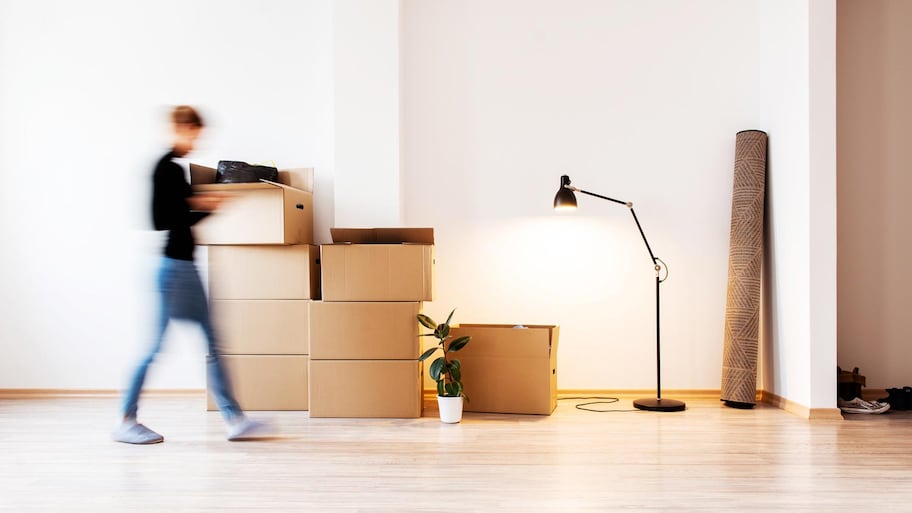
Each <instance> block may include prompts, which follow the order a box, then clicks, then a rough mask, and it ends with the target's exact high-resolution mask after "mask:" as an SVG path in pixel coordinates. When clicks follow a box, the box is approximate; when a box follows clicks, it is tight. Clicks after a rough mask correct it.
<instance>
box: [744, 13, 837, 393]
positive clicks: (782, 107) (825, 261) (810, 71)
mask: <svg viewBox="0 0 912 513" xmlns="http://www.w3.org/2000/svg"><path fill="white" fill-rule="evenodd" d="M794 10H795V13H794V14H795V15H794V16H793V17H792V18H791V21H790V23H791V24H792V25H793V26H794V30H788V31H785V32H784V34H788V35H789V36H790V37H785V36H783V38H782V40H781V41H780V43H781V44H784V45H786V46H788V47H790V48H791V49H792V52H793V53H794V54H795V55H796V56H797V58H796V59H792V60H791V61H789V62H788V65H787V66H784V67H783V68H782V69H781V70H780V71H781V76H783V77H787V80H785V81H783V84H788V85H787V86H786V87H781V86H780V87H779V88H778V90H777V91H775V92H774V93H773V94H777V95H778V96H779V98H780V101H779V102H778V103H777V104H776V105H775V106H774V112H775V114H774V118H775V122H774V125H773V130H772V132H771V136H770V166H769V176H768V193H767V209H768V212H767V221H768V226H767V239H766V242H767V248H766V264H765V270H766V271H767V274H766V275H765V291H764V294H765V297H764V301H765V305H764V306H765V307H766V308H765V312H764V351H763V352H764V355H765V356H764V361H763V363H762V368H763V371H762V372H763V388H764V389H765V390H768V391H770V392H773V393H774V394H776V395H779V396H781V397H784V398H786V399H789V400H791V401H793V402H795V403H797V404H801V405H804V406H806V407H809V408H832V407H834V406H835V403H836V387H835V379H834V373H835V367H836V344H835V340H836V287H835V277H836V146H835V144H836V128H835V115H836V96H835V95H836V90H835V84H836V67H835V66H836V33H835V28H836V17H835V2H834V1H833V0H811V1H809V2H807V3H795V4H794ZM773 134H779V136H778V137H775V136H774V135H773ZM783 135H786V137H783Z"/></svg>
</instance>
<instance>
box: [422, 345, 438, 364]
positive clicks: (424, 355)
mask: <svg viewBox="0 0 912 513" xmlns="http://www.w3.org/2000/svg"><path fill="white" fill-rule="evenodd" d="M438 349H440V348H439V347H432V348H430V349H428V350H427V351H425V352H424V353H422V354H421V356H419V357H418V361H419V362H423V361H425V360H427V359H428V358H430V357H431V355H432V354H434V353H436V352H437V350H438Z"/></svg>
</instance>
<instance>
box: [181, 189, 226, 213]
mask: <svg viewBox="0 0 912 513" xmlns="http://www.w3.org/2000/svg"><path fill="white" fill-rule="evenodd" d="M226 200H228V195H227V194H224V193H219V192H203V193H199V194H194V195H193V196H190V197H189V198H187V202H188V203H189V204H190V209H191V210H203V211H206V212H212V211H213V210H218V208H219V207H220V206H221V205H222V203H224V202H225V201H226Z"/></svg>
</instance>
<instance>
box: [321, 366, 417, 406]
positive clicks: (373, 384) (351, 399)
mask: <svg viewBox="0 0 912 513" xmlns="http://www.w3.org/2000/svg"><path fill="white" fill-rule="evenodd" d="M421 367H422V366H421V362H419V361H417V360H311V362H310V417H311V418H318V417H370V418H378V417H382V418H416V417H420V416H421V408H422V390H421Z"/></svg>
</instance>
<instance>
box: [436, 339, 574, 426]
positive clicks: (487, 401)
mask: <svg viewBox="0 0 912 513" xmlns="http://www.w3.org/2000/svg"><path fill="white" fill-rule="evenodd" d="M450 335H451V336H452V337H453V338H454V339H455V338H458V337H462V336H465V335H469V336H471V337H472V340H471V341H470V342H469V343H468V344H467V345H466V346H465V347H464V348H462V349H461V350H460V351H458V352H456V353H453V357H454V358H456V359H457V360H459V361H460V363H461V367H462V384H463V386H464V387H465V394H466V395H467V396H468V397H469V401H468V402H465V403H464V410H465V411H474V412H492V413H535V414H544V415H550V414H551V412H553V411H554V408H556V407H557V342H558V335H559V327H558V326H525V327H522V328H517V327H514V326H513V325H508V324H461V325H459V326H458V327H453V328H452V329H451V330H450Z"/></svg>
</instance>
